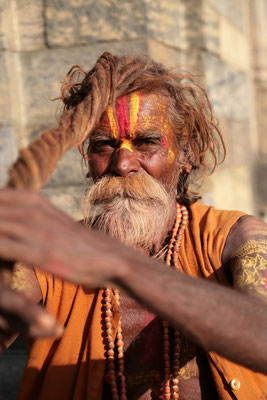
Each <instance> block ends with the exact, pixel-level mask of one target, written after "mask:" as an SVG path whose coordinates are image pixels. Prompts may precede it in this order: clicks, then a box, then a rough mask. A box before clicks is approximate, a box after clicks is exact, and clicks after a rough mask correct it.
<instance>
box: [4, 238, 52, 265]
mask: <svg viewBox="0 0 267 400" xmlns="http://www.w3.org/2000/svg"><path fill="white" fill-rule="evenodd" d="M21 240H22V239H21ZM44 253H45V252H44V251H43V250H42V249H39V247H38V246H37V245H36V246H33V243H31V246H30V245H29V244H27V243H26V242H24V241H23V242H22V241H20V239H14V238H12V237H3V236H2V235H0V258H3V259H4V260H7V261H14V262H16V261H20V262H23V263H25V264H31V265H40V264H41V263H42V262H43V260H44V259H45V258H44Z"/></svg>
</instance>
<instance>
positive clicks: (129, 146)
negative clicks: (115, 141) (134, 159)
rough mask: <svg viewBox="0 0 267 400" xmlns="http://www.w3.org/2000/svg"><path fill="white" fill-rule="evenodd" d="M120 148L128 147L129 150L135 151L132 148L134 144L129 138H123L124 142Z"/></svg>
mask: <svg viewBox="0 0 267 400" xmlns="http://www.w3.org/2000/svg"><path fill="white" fill-rule="evenodd" d="M120 149H127V150H129V151H130V152H131V153H132V152H133V149H132V144H131V142H130V140H128V139H123V140H122V143H121V145H120Z"/></svg>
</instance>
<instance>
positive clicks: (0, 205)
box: [0, 189, 72, 223]
mask: <svg viewBox="0 0 267 400" xmlns="http://www.w3.org/2000/svg"><path fill="white" fill-rule="evenodd" d="M16 207H18V209H19V210H21V211H24V212H27V211H33V210H43V212H44V213H45V214H46V215H47V216H49V215H50V216H51V217H52V216H57V219H58V220H61V221H62V222H63V221H65V223H67V221H68V222H70V221H72V219H71V218H70V217H68V216H67V215H66V214H64V213H63V212H62V211H60V210H58V209H57V208H56V207H54V206H53V205H52V204H51V203H50V202H49V201H48V200H47V199H45V197H44V196H42V195H41V194H40V193H39V192H36V191H31V190H23V189H20V190H14V189H12V190H10V189H9V190H3V189H2V190H0V216H5V214H6V213H7V212H8V213H9V214H10V215H11V216H12V210H13V211H15V208H16ZM17 214H18V216H19V217H21V216H23V212H22V213H20V211H18V212H17Z"/></svg>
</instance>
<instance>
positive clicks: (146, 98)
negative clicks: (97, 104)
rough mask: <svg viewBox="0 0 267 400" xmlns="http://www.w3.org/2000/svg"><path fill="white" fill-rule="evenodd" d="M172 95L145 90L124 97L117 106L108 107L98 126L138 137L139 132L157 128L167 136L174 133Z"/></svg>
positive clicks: (113, 133)
mask: <svg viewBox="0 0 267 400" xmlns="http://www.w3.org/2000/svg"><path fill="white" fill-rule="evenodd" d="M168 104H169V100H168V97H167V96H166V95H165V96H164V95H162V94H158V93H149V94H147V93H142V92H141V91H138V92H134V93H131V94H130V95H127V96H122V97H120V98H119V99H118V102H117V106H116V109H115V110H114V109H113V108H112V106H108V108H107V110H106V112H105V113H104V115H103V118H102V120H101V122H100V124H99V126H98V129H99V130H101V131H103V132H105V133H109V134H110V135H111V136H112V137H114V138H126V137H127V138H134V137H135V136H136V134H137V133H138V132H142V133H145V131H149V132H151V131H152V130H157V131H159V132H161V133H162V135H164V136H169V135H170V134H171V133H172V128H171V125H170V122H169V118H168V113H167V109H168Z"/></svg>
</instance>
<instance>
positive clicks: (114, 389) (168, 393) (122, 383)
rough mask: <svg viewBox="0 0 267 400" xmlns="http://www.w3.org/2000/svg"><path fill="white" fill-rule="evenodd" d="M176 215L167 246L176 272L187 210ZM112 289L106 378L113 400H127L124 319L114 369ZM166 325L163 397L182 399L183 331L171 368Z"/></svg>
mask: <svg viewBox="0 0 267 400" xmlns="http://www.w3.org/2000/svg"><path fill="white" fill-rule="evenodd" d="M176 208H177V214H176V220H175V224H174V227H173V230H172V237H171V240H170V243H169V246H168V251H167V255H166V259H165V262H166V264H167V266H170V265H172V266H173V267H174V268H175V269H176V270H177V271H178V270H179V266H178V252H179V250H180V245H181V240H182V237H183V233H184V230H185V227H186V224H187V222H188V211H187V209H186V207H185V206H180V204H178V203H177V204H176ZM114 294H115V301H116V302H117V305H118V307H119V306H120V295H119V291H118V290H114ZM111 296H112V289H109V288H107V289H105V291H104V309H105V311H104V315H105V316H104V320H105V328H106V329H105V333H106V337H105V338H106V341H107V346H108V349H107V362H108V365H107V376H108V380H109V384H110V387H111V393H112V399H113V400H127V394H126V379H125V375H124V353H123V339H122V328H121V317H120V319H119V323H118V330H117V336H116V338H117V342H116V346H117V355H118V362H117V364H118V368H117V371H116V370H115V341H114V340H113V336H112V322H111V321H112V310H111V308H112V306H111ZM162 326H163V360H164V382H163V394H164V400H174V399H179V370H180V346H181V338H180V332H179V331H178V330H174V344H173V354H172V356H173V366H172V369H171V361H170V332H169V324H168V322H166V321H163V322H162Z"/></svg>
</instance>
